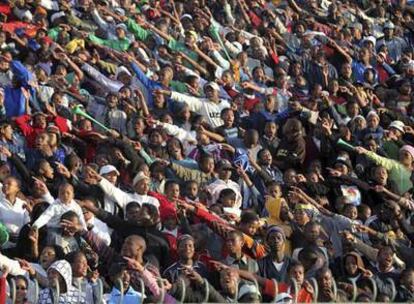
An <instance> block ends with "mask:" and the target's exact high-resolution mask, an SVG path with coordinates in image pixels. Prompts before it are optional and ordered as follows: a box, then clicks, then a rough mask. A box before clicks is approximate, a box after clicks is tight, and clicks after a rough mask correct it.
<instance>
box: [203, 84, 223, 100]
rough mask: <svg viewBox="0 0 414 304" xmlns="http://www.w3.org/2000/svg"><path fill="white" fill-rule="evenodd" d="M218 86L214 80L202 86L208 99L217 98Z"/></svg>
mask: <svg viewBox="0 0 414 304" xmlns="http://www.w3.org/2000/svg"><path fill="white" fill-rule="evenodd" d="M219 92H220V87H219V86H218V84H217V83H215V82H209V83H207V84H206V85H205V86H204V94H205V95H206V97H207V98H208V99H209V100H212V101H218V100H219Z"/></svg>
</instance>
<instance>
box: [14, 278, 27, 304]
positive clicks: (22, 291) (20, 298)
mask: <svg viewBox="0 0 414 304" xmlns="http://www.w3.org/2000/svg"><path fill="white" fill-rule="evenodd" d="M15 283H16V303H24V300H25V299H26V297H27V283H26V281H25V280H24V279H22V278H18V279H16V281H15Z"/></svg>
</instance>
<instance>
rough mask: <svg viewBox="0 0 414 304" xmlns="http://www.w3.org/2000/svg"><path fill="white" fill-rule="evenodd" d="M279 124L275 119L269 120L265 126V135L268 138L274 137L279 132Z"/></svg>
mask: <svg viewBox="0 0 414 304" xmlns="http://www.w3.org/2000/svg"><path fill="white" fill-rule="evenodd" d="M277 128H278V126H277V124H276V123H275V122H274V121H267V122H266V123H265V127H264V135H266V136H267V137H268V138H273V137H275V136H276V134H277Z"/></svg>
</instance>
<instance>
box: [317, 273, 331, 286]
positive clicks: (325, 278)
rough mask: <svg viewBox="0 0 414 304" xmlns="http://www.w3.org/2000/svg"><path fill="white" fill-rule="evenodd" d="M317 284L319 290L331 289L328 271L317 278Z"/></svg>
mask: <svg viewBox="0 0 414 304" xmlns="http://www.w3.org/2000/svg"><path fill="white" fill-rule="evenodd" d="M318 284H319V286H320V288H321V289H330V288H332V274H331V272H330V271H326V272H324V273H323V274H322V275H321V276H320V277H319V278H318Z"/></svg>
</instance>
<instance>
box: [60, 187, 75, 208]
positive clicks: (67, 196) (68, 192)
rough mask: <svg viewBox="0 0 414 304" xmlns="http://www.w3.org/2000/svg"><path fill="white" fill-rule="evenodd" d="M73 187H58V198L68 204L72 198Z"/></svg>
mask: <svg viewBox="0 0 414 304" xmlns="http://www.w3.org/2000/svg"><path fill="white" fill-rule="evenodd" d="M73 197H74V194H73V187H72V186H70V185H65V186H62V187H60V188H59V199H60V201H61V202H62V203H64V204H69V203H70V202H71V201H72V200H73Z"/></svg>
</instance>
